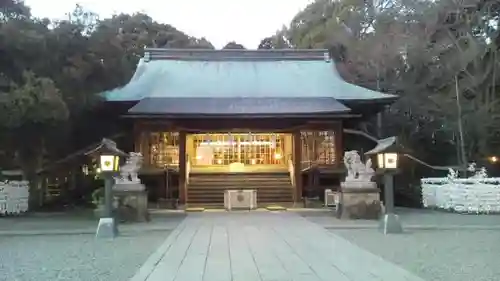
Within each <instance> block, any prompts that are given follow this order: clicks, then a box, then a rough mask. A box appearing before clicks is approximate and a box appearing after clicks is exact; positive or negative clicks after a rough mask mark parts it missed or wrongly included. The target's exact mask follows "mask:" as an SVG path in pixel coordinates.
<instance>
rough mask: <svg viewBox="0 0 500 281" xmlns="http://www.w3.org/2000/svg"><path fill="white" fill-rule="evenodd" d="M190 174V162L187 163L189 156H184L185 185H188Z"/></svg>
mask: <svg viewBox="0 0 500 281" xmlns="http://www.w3.org/2000/svg"><path fill="white" fill-rule="evenodd" d="M190 172H191V161H189V155H186V184H188V183H189V173H190Z"/></svg>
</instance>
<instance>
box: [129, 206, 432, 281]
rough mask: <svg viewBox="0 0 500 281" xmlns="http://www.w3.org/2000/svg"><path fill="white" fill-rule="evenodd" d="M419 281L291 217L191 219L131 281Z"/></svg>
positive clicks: (201, 215)
mask: <svg viewBox="0 0 500 281" xmlns="http://www.w3.org/2000/svg"><path fill="white" fill-rule="evenodd" d="M160 280H161V281H198V280H199V281H229V280H231V281H260V280H262V281H285V280H286V281H292V280H297V281H320V280H325V281H326V280H328V281H332V280H335V281H348V280H349V281H372V280H377V281H391V280H397V281H410V280H411V281H423V279H421V278H419V277H417V276H414V275H412V274H411V273H409V272H408V271H405V270H404V269H402V268H400V267H397V266H396V265H394V264H392V263H389V262H388V261H386V260H384V259H382V258H381V257H379V256H376V255H374V254H372V253H370V252H367V251H366V250H363V249H361V248H360V247H358V246H356V245H354V244H352V243H350V242H348V241H347V240H345V239H343V238H341V237H340V236H337V235H335V234H332V233H329V232H328V231H327V230H326V229H324V228H322V227H321V226H319V225H317V224H315V223H312V222H310V221H308V220H306V219H304V218H302V217H301V216H299V215H297V214H294V213H286V212H284V213H256V212H234V213H199V214H190V215H189V216H188V217H187V218H186V219H185V220H184V221H183V222H182V223H181V224H180V225H179V226H178V227H177V228H176V229H175V230H174V231H173V232H172V233H171V235H170V236H169V237H168V238H167V239H166V240H165V242H164V243H163V245H162V246H160V248H159V249H158V251H156V252H155V253H153V254H152V255H151V256H150V257H149V259H148V260H147V261H146V262H145V263H144V265H143V266H142V267H141V269H140V270H139V271H138V272H137V274H136V275H135V276H134V277H133V278H132V279H131V281H160Z"/></svg>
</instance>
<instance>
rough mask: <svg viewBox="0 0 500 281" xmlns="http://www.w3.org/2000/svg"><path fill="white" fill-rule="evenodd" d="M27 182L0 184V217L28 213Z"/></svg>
mask: <svg viewBox="0 0 500 281" xmlns="http://www.w3.org/2000/svg"><path fill="white" fill-rule="evenodd" d="M28 197H29V184H28V182H27V181H9V182H0V216H5V215H18V214H21V213H24V212H26V211H28Z"/></svg>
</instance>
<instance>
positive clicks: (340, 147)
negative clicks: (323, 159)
mask: <svg viewBox="0 0 500 281" xmlns="http://www.w3.org/2000/svg"><path fill="white" fill-rule="evenodd" d="M335 127H336V128H335V133H334V134H335V166H336V167H341V166H342V163H343V161H342V159H343V158H344V131H343V126H342V121H339V122H338V124H337V126H335Z"/></svg>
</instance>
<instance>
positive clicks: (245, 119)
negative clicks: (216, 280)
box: [103, 48, 397, 205]
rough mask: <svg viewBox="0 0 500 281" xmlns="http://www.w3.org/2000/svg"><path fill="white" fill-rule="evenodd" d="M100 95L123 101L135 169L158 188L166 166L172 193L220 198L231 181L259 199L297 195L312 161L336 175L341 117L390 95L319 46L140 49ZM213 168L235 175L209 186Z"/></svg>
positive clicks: (353, 116)
mask: <svg viewBox="0 0 500 281" xmlns="http://www.w3.org/2000/svg"><path fill="white" fill-rule="evenodd" d="M103 95H104V97H105V99H106V100H107V101H108V103H111V104H130V108H129V109H128V112H127V113H126V114H125V115H124V117H126V118H129V119H131V121H132V123H133V124H134V136H131V137H133V138H134V139H135V148H134V149H135V151H136V152H141V153H142V155H143V156H144V167H143V169H142V170H141V173H143V175H144V176H146V175H147V176H148V177H155V176H156V177H157V178H158V180H157V181H156V182H157V184H156V186H159V187H158V188H159V190H165V189H166V188H165V187H164V186H162V183H161V182H163V181H164V180H163V179H164V178H165V174H164V173H165V171H166V170H169V171H170V170H172V168H173V170H174V171H176V172H175V173H177V175H178V182H179V184H178V187H177V190H176V192H174V193H172V194H176V193H177V194H178V195H173V196H177V197H178V198H179V200H180V203H182V204H190V205H197V204H201V205H203V204H216V205H217V204H223V192H224V190H226V189H230V188H231V186H232V187H234V186H238V187H239V188H240V189H257V197H258V201H259V202H268V203H272V202H298V201H301V200H302V197H304V196H307V194H306V193H307V191H306V189H307V188H309V189H310V188H312V187H304V184H303V181H304V180H305V179H306V177H307V176H305V174H304V173H305V172H306V171H307V169H310V168H311V167H312V166H313V165H315V166H318V165H319V166H321V167H323V168H325V169H324V170H325V171H330V172H332V171H333V172H334V173H336V175H337V176H338V177H343V173H344V168H343V165H342V161H341V159H342V155H343V146H344V144H343V128H344V126H345V125H346V124H347V121H349V123H353V122H354V123H355V122H357V121H356V120H361V118H363V117H366V116H370V115H372V114H375V113H377V112H378V111H380V110H382V109H383V108H384V107H385V106H387V105H390V104H391V103H392V102H394V101H395V100H396V99H397V96H395V95H391V94H386V93H381V92H377V91H373V90H370V89H366V88H363V87H360V86H357V85H354V84H350V83H348V82H346V81H344V80H343V79H342V78H341V77H340V75H339V73H338V71H337V69H336V67H335V63H334V62H333V61H332V59H331V58H330V56H329V55H328V51H327V50H324V49H319V50H295V49H286V50H227V49H226V50H200V49H192V50H191V49H149V48H147V49H145V54H144V57H143V58H142V59H141V60H140V61H139V64H138V66H137V69H136V72H135V74H134V75H133V77H132V78H131V80H130V82H129V83H128V84H126V85H125V86H123V87H121V88H117V89H114V90H111V91H108V92H105V93H103ZM175 173H174V174H175ZM235 173H237V175H236V174H235ZM262 173H267V175H268V176H269V175H271V174H272V175H273V177H271V178H272V179H270V178H269V177H264V178H263V177H260V178H263V179H265V182H259V175H260V174H262ZM221 174H224V177H226V176H228V175H232V177H233V178H232V180H224V181H221V183H220V184H217V185H216V186H214V185H213V183H214V182H218V181H217V179H215V178H213V177H216V176H220V175H221ZM240 176H241V177H240ZM238 177H240V178H238ZM237 179H238V182H237ZM174 181H177V180H174ZM252 184H253V185H252ZM160 193H161V192H160ZM319 194H321V192H319Z"/></svg>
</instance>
